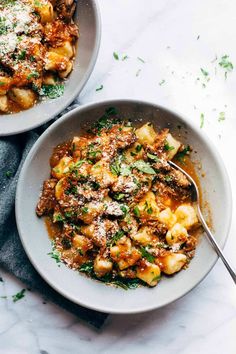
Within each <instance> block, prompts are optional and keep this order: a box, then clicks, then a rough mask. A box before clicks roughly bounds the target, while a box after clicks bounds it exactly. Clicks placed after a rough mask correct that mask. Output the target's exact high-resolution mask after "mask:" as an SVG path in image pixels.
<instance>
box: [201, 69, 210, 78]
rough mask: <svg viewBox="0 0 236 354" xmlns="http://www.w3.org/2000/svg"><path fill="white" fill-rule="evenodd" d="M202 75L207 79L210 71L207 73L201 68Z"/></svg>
mask: <svg viewBox="0 0 236 354" xmlns="http://www.w3.org/2000/svg"><path fill="white" fill-rule="evenodd" d="M201 73H202V74H203V75H204V76H205V77H207V76H208V75H209V73H208V71H206V70H205V69H203V68H201Z"/></svg>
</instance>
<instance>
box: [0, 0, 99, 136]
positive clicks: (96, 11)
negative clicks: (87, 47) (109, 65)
mask: <svg viewBox="0 0 236 354" xmlns="http://www.w3.org/2000/svg"><path fill="white" fill-rule="evenodd" d="M90 1H91V2H92V7H93V9H94V16H95V24H96V25H95V27H96V35H95V46H94V49H93V52H92V56H91V59H90V63H89V66H88V69H87V71H86V73H85V74H84V76H83V78H82V80H81V81H80V84H79V85H78V89H77V90H75V91H74V92H73V93H72V94H71V95H70V97H69V98H68V99H67V100H66V101H65V103H64V108H63V109H61V108H58V109H57V110H55V112H54V113H53V114H51V115H50V117H48V118H46V119H44V120H42V121H41V122H38V123H35V124H33V123H32V125H31V126H30V128H29V127H27V128H18V129H16V130H15V131H9V132H3V133H1V131H0V137H1V136H10V135H17V134H21V133H24V132H27V131H30V130H33V129H35V128H38V127H40V126H42V125H43V124H45V123H47V122H49V121H50V120H52V119H53V118H55V117H56V116H57V115H59V114H60V113H61V112H62V111H63V110H64V109H66V108H67V107H68V106H69V105H70V104H71V103H72V102H73V101H74V100H75V98H76V97H77V96H79V95H80V93H81V91H82V90H83V88H84V86H85V85H86V83H87V81H88V80H89V78H90V76H91V74H92V72H93V69H94V66H95V64H96V61H97V57H98V53H99V49H100V44H101V34H102V25H101V23H102V19H101V11H100V8H99V5H98V2H97V0H90ZM72 75H73V72H72ZM68 81H70V76H69V77H68ZM61 99H63V95H62V96H61ZM39 107H40V103H39ZM22 112H23V113H24V111H20V112H19V113H22ZM0 117H1V116H0ZM9 117H11V115H10V114H9ZM16 119H17V118H16Z"/></svg>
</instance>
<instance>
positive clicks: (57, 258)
mask: <svg viewBox="0 0 236 354" xmlns="http://www.w3.org/2000/svg"><path fill="white" fill-rule="evenodd" d="M48 256H50V257H51V258H52V259H55V261H56V263H60V262H61V255H60V253H59V252H58V250H57V249H56V247H55V244H54V243H52V252H49V253H48Z"/></svg>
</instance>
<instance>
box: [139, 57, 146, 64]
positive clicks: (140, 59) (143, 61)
mask: <svg viewBox="0 0 236 354" xmlns="http://www.w3.org/2000/svg"><path fill="white" fill-rule="evenodd" d="M137 59H138V60H139V61H141V63H143V64H145V63H146V62H145V60H143V59H142V58H140V57H137Z"/></svg>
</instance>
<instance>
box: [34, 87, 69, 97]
mask: <svg viewBox="0 0 236 354" xmlns="http://www.w3.org/2000/svg"><path fill="white" fill-rule="evenodd" d="M64 90H65V86H64V85H63V84H57V85H42V88H41V90H40V95H41V96H46V97H48V98H50V99H54V98H58V97H60V96H62V95H63V94H64Z"/></svg>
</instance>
